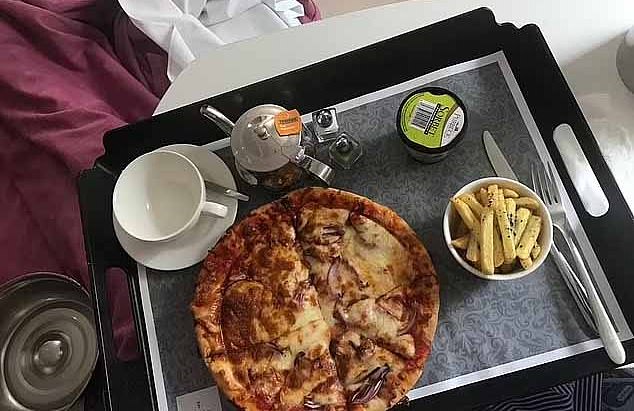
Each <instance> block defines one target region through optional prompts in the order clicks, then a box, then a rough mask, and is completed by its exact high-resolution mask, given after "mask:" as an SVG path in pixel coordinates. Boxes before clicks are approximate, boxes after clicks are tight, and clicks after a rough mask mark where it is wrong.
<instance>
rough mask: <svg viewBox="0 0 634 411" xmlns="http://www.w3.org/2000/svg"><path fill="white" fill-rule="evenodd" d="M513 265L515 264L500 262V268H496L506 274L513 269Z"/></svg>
mask: <svg viewBox="0 0 634 411" xmlns="http://www.w3.org/2000/svg"><path fill="white" fill-rule="evenodd" d="M514 266H515V264H512V263H511V264H502V265H501V266H500V268H499V269H498V270H499V271H500V272H501V273H504V274H507V273H510V272H511V271H513V267H514Z"/></svg>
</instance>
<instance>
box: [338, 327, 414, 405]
mask: <svg viewBox="0 0 634 411" xmlns="http://www.w3.org/2000/svg"><path fill="white" fill-rule="evenodd" d="M331 353H332V355H333V357H334V359H335V363H336V365H337V370H338V371H339V378H340V379H341V383H342V384H343V386H344V388H345V391H346V396H347V400H348V409H349V410H385V409H388V408H390V407H392V406H394V405H395V404H397V403H398V402H399V401H400V400H401V399H402V398H403V397H404V396H405V394H407V391H408V390H409V387H411V386H413V385H414V384H415V383H416V381H417V380H418V378H419V377H420V374H421V371H422V370H421V369H419V368H416V367H411V366H410V364H409V362H408V361H407V360H406V359H404V358H402V357H401V356H399V355H396V354H394V353H392V352H390V351H389V350H387V349H385V348H383V347H381V346H380V345H379V344H377V343H376V342H374V341H373V340H372V339H369V338H366V337H363V336H361V335H360V334H358V333H356V332H354V331H351V330H346V331H343V332H342V333H341V334H340V335H338V336H335V337H334V338H333V341H332V343H331Z"/></svg>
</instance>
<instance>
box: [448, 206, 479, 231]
mask: <svg viewBox="0 0 634 411" xmlns="http://www.w3.org/2000/svg"><path fill="white" fill-rule="evenodd" d="M451 201H452V202H453V205H454V207H455V208H456V211H457V212H458V214H460V217H461V218H462V221H464V223H465V225H466V226H467V227H468V228H469V230H471V231H475V234H476V238H477V237H478V236H479V235H480V220H479V219H477V218H476V217H475V215H473V211H471V209H470V208H469V206H468V205H467V204H466V203H465V202H464V201H462V200H460V199H459V198H453V199H452V200H451Z"/></svg>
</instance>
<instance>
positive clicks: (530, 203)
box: [515, 197, 539, 210]
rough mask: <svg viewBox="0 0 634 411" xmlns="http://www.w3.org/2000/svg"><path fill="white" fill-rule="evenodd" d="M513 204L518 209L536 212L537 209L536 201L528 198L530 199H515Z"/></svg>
mask: <svg viewBox="0 0 634 411" xmlns="http://www.w3.org/2000/svg"><path fill="white" fill-rule="evenodd" d="M515 204H516V205H517V206H518V207H526V208H530V209H531V210H538V209H539V203H538V202H537V200H535V199H534V198H530V197H520V198H516V199H515Z"/></svg>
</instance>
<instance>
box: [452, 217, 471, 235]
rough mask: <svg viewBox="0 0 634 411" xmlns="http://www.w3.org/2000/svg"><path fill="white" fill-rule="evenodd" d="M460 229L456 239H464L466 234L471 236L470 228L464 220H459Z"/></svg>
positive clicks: (458, 228)
mask: <svg viewBox="0 0 634 411" xmlns="http://www.w3.org/2000/svg"><path fill="white" fill-rule="evenodd" d="M459 221H460V222H459V223H458V227H457V228H456V232H455V233H454V235H455V236H456V237H462V236H463V235H465V234H469V227H467V225H466V224H465V223H464V221H462V218H461V219H460V220H459Z"/></svg>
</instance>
